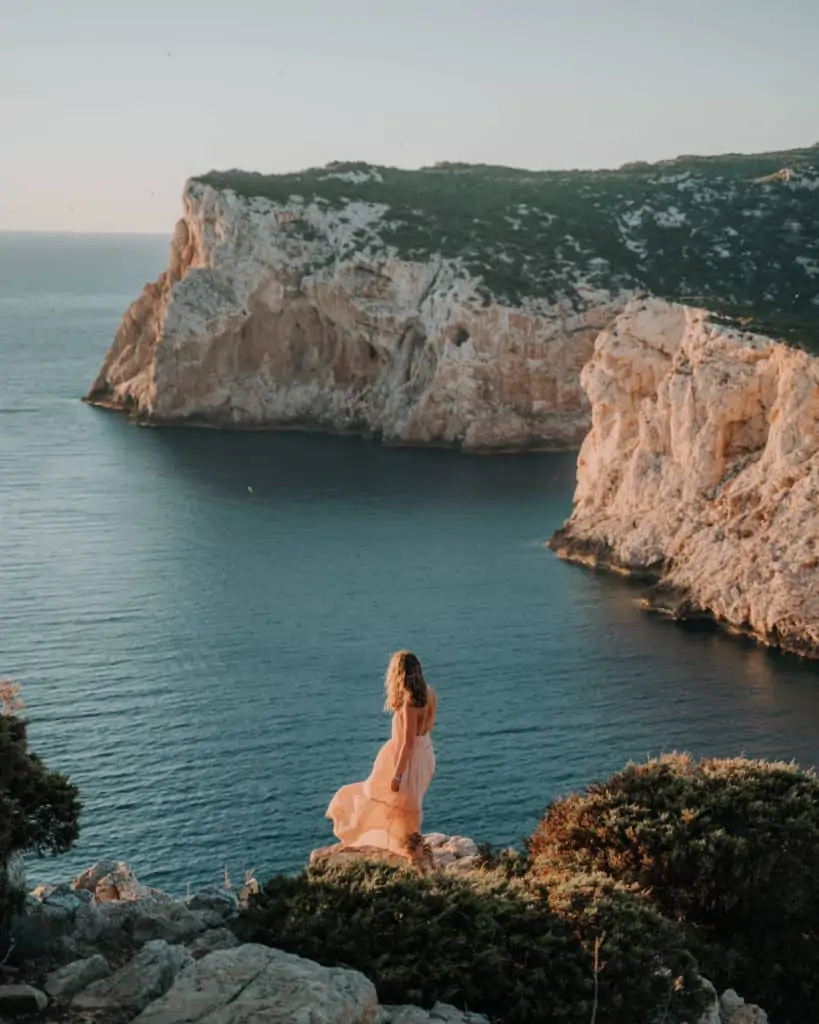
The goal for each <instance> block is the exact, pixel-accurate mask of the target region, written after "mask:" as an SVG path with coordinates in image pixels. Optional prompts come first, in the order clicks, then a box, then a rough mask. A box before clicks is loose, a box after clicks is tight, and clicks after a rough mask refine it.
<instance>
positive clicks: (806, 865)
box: [529, 754, 819, 1024]
mask: <svg viewBox="0 0 819 1024" xmlns="http://www.w3.org/2000/svg"><path fill="white" fill-rule="evenodd" d="M529 849H530V855H531V858H532V871H533V875H534V876H535V877H549V876H550V875H552V874H553V873H554V872H555V871H562V872H588V871H600V872H602V873H604V874H605V875H607V876H608V877H610V878H611V879H614V880H616V881H618V882H621V883H624V884H626V885H632V886H635V887H637V888H638V889H639V890H640V891H642V892H643V893H645V894H646V895H647V896H648V897H649V898H650V899H651V901H652V902H653V903H654V905H655V906H656V907H657V908H658V910H660V911H661V912H662V913H663V914H664V915H665V916H667V917H669V918H671V919H673V920H676V921H678V922H680V923H683V924H684V925H685V926H686V928H687V929H688V934H689V939H690V943H691V948H692V949H693V950H694V952H695V953H696V955H697V956H698V958H699V959H700V962H701V964H702V967H703V971H704V973H705V974H706V975H707V976H708V977H710V978H711V979H712V980H713V981H714V982H715V984H716V985H717V987H718V988H719V987H726V986H731V987H733V988H736V989H737V990H738V991H739V992H741V993H742V995H743V996H744V997H745V998H746V999H748V1000H750V1001H753V1002H757V1003H759V1004H760V1005H762V1006H763V1007H764V1008H765V1009H766V1010H767V1011H768V1012H769V1013H770V1014H771V1015H772V1017H773V1018H774V1019H775V1020H777V1021H778V1022H781V1024H815V1022H816V1021H817V1020H818V1019H819V780H817V778H816V777H815V776H814V775H813V774H812V773H810V772H804V771H801V770H800V769H799V768H797V767H796V766H794V765H790V764H779V763H769V762H764V761H750V760H746V759H742V758H740V759H735V760H717V759H713V758H709V759H705V760H702V761H695V760H694V759H692V758H691V757H690V756H688V755H676V754H675V755H670V756H666V757H662V758H659V759H657V760H652V761H649V762H648V763H646V764H630V765H628V766H627V767H626V768H625V769H624V770H623V771H621V772H618V773H617V774H615V775H614V776H613V777H612V778H610V779H609V780H608V781H606V782H603V783H600V784H597V785H593V786H591V787H590V788H589V789H588V791H587V792H586V793H582V794H575V795H572V796H570V797H568V798H567V799H564V800H560V801H558V802H556V803H555V804H553V805H552V806H551V807H550V808H549V810H548V812H547V814H546V816H545V817H544V819H543V821H542V822H541V824H540V825H539V827H538V828H537V830H536V832H535V833H534V835H533V836H532V838H531V840H530V841H529Z"/></svg>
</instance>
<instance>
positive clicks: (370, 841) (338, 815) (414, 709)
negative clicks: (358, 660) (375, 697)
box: [326, 651, 438, 860]
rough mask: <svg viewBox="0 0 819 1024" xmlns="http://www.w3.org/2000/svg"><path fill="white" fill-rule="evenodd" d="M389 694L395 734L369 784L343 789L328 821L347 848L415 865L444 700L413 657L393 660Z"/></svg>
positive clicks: (408, 653)
mask: <svg viewBox="0 0 819 1024" xmlns="http://www.w3.org/2000/svg"><path fill="white" fill-rule="evenodd" d="M385 688H386V691H387V699H386V702H385V704H384V710H385V711H389V712H390V713H391V714H392V734H391V736H390V738H389V740H387V742H386V743H385V744H384V746H383V747H382V748H381V750H380V751H379V753H378V756H377V757H376V759H375V764H374V765H373V768H372V771H371V772H370V776H369V778H368V779H366V780H365V781H364V782H354V783H352V784H351V785H349V786H342V788H341V789H340V790H339V791H338V792H337V793H336V795H335V796H334V797H333V799H332V800H331V801H330V806H329V807H328V808H327V813H326V817H328V818H330V819H331V821H332V822H333V832H334V833H335V835H336V837H337V838H338V839H340V840H341V842H342V844H343V845H344V846H347V847H356V848H361V847H364V846H370V847H376V848H377V849H382V850H386V851H389V852H390V853H396V854H399V855H401V856H404V857H409V858H410V859H412V860H415V856H414V853H413V846H412V839H413V837H416V836H419V835H420V832H421V821H422V819H423V802H424V795H425V794H426V791H427V789H428V787H429V784H430V782H431V781H432V776H433V774H434V773H435V751H434V750H433V747H432V737H431V736H430V733H431V731H432V727H433V725H434V724H435V711H436V707H437V703H438V700H437V697H436V695H435V691H434V690H433V689H432V687H431V686H429V685H428V684H427V681H426V679H425V678H424V673H423V670H422V668H421V662H420V661H419V660H418V658H417V656H416V655H415V654H413V653H412V651H396V652H395V654H393V656H392V657H391V658H390V663H389V665H388V666H387V675H386V678H385Z"/></svg>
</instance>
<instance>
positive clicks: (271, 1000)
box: [134, 944, 378, 1024]
mask: <svg viewBox="0 0 819 1024" xmlns="http://www.w3.org/2000/svg"><path fill="white" fill-rule="evenodd" d="M377 1013H378V1001H377V998H376V994H375V986H374V985H373V983H372V982H371V981H369V980H368V979H367V978H365V977H364V975H363V974H359V972H358V971H352V970H347V969H345V968H341V967H322V966H320V965H319V964H316V963H313V962H312V961H311V960H303V959H302V958H301V957H298V956H294V955H293V954H291V953H283V952H282V951H281V950H279V949H270V948H269V947H267V946H260V945H255V944H247V945H243V946H238V947H236V948H235V949H224V950H218V951H217V952H215V953H210V954H208V956H206V957H204V958H203V959H202V960H199V961H197V962H196V963H195V964H193V965H192V966H189V967H187V968H186V969H185V970H184V971H182V973H181V974H180V975H179V977H178V978H177V980H176V983H175V984H174V986H173V988H171V990H170V991H169V992H168V993H167V994H166V995H164V996H163V997H162V998H161V999H158V1000H156V1002H154V1003H152V1004H151V1005H150V1006H148V1008H147V1009H145V1010H143V1011H142V1013H141V1014H140V1015H139V1016H138V1017H137V1018H136V1020H135V1021H134V1024H195V1022H197V1021H203V1022H204V1021H207V1022H208V1024H210V1022H211V1021H213V1022H216V1021H218V1024H248V1022H249V1021H251V1020H252V1021H264V1022H265V1024H294V1022H297V1021H308V1020H309V1021H310V1024H374V1022H375V1020H376V1016H377Z"/></svg>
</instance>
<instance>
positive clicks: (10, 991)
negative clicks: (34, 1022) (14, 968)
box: [0, 985, 48, 1021]
mask: <svg viewBox="0 0 819 1024" xmlns="http://www.w3.org/2000/svg"><path fill="white" fill-rule="evenodd" d="M47 1006H48V996H47V995H46V994H45V992H41V991H40V990H39V989H38V988H34V987H33V986H32V985H0V1021H2V1020H12V1021H16V1020H18V1019H19V1018H20V1017H25V1016H27V1015H28V1014H33V1013H38V1012H39V1011H40V1010H44V1009H45V1008H46V1007H47Z"/></svg>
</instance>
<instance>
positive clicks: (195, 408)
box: [87, 149, 819, 450]
mask: <svg viewBox="0 0 819 1024" xmlns="http://www.w3.org/2000/svg"><path fill="white" fill-rule="evenodd" d="M786 165H787V166H786ZM817 187H819V149H807V150H794V151H789V152H787V153H772V154H762V155H761V156H757V157H739V156H731V157H725V158H687V157H686V158H680V159H679V160H676V161H669V162H665V163H663V164H655V165H633V166H630V167H625V168H621V169H620V170H619V171H594V172H591V171H590V172H585V171H571V172H532V171H523V170H515V169H512V168H503V167H485V166H471V165H462V164H443V165H437V166H436V167H432V168H425V169H422V170H418V171H403V170H399V169H396V168H387V167H375V166H371V165H368V164H354V165H353V164H330V165H328V166H327V167H324V168H319V169H314V170H310V171H304V172H302V173H300V174H290V175H268V176H265V175H259V174H250V173H246V172H240V171H230V172H213V173H211V174H208V175H205V176H203V177H201V178H198V179H192V180H191V181H189V182H188V183H187V185H186V187H185V191H184V216H183V218H182V219H181V220H180V221H179V222H178V224H177V227H176V231H175V234H174V238H173V242H172V245H171V250H170V260H169V265H168V268H167V270H166V271H165V272H164V273H163V274H162V275H161V276H160V277H159V279H158V280H157V281H156V282H155V283H152V284H149V285H147V286H146V288H145V290H144V291H143V293H142V295H141V296H140V297H139V298H138V299H137V300H136V301H135V302H134V303H133V304H132V305H131V307H130V309H129V310H128V311H127V312H126V314H125V317H124V320H123V322H122V325H121V327H120V330H119V331H118V333H117V336H116V338H115V340H114V343H113V345H112V347H111V349H110V351H109V352H108V354H107V356H106V358H105V361H104V364H103V366H102V369H101V370H100V373H99V374H98V376H97V379H96V380H95V381H94V383H93V385H92V387H91V389H90V392H89V394H88V396H87V398H88V401H90V402H92V403H94V404H98V405H102V406H106V407H110V408H115V409H120V410H123V411H127V412H130V413H131V414H132V415H133V416H134V417H135V418H136V419H138V420H139V421H140V422H144V423H155V424H163V423H164V424H171V423H174V424H190V425H197V424H198V425H212V426H221V427H244V428H274V427H278V428H301V429H326V430H333V431H354V432H358V433H365V434H372V435H374V436H377V437H380V438H381V439H383V440H384V441H385V442H387V443H394V444H440V445H451V446H455V447H461V448H465V449H473V450H481V449H487V450H492V449H495V450H498V449H501V450H502V449H508V448H526V447H575V446H577V445H579V443H580V441H581V440H582V438H583V436H584V435H585V433H586V430H587V429H588V423H589V407H588V403H587V401H586V398H585V395H584V394H583V391H582V389H581V387H580V383H579V373H580V369H581V368H582V366H583V365H584V364H585V362H586V361H587V359H588V358H589V356H590V355H591V352H592V347H593V344H594V338H595V337H596V335H597V333H598V332H599V331H600V330H601V329H602V328H604V327H605V326H606V325H607V324H608V323H610V321H611V320H612V318H613V317H614V316H616V315H617V314H618V313H620V312H621V311H622V310H623V308H624V307H625V304H626V302H627V301H628V300H629V299H630V298H631V297H632V296H633V295H635V294H637V293H640V292H645V291H647V292H650V293H652V294H660V295H665V296H669V297H674V298H681V297H684V296H691V295H692V294H693V295H696V296H699V297H703V296H704V297H705V298H703V299H702V301H704V302H705V301H706V299H707V304H708V305H709V306H710V307H711V308H719V309H720V310H723V311H725V312H726V313H731V312H732V311H734V312H735V311H737V310H741V311H742V313H743V315H753V316H756V317H757V318H759V317H762V318H763V320H764V319H766V318H767V319H768V320H770V319H771V318H773V319H774V320H776V322H777V324H778V327H781V332H780V333H784V332H786V331H790V330H792V329H794V330H798V329H799V328H800V325H802V323H803V321H804V320H805V319H806V318H808V319H810V318H813V319H816V320H817V321H819V309H817V306H816V303H814V302H813V293H814V291H815V289H813V290H812V289H811V284H812V282H813V278H814V277H815V276H816V275H817V274H819V264H817V263H816V260H815V258H814V256H815V244H816V239H817V237H819V220H817V217H816V213H815V206H816V204H815V195H816V189H817Z"/></svg>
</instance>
